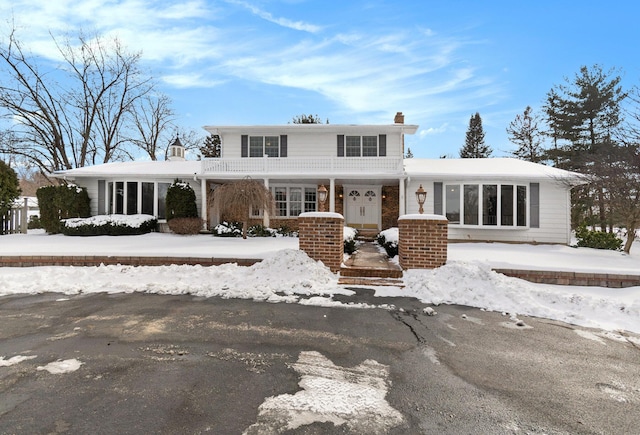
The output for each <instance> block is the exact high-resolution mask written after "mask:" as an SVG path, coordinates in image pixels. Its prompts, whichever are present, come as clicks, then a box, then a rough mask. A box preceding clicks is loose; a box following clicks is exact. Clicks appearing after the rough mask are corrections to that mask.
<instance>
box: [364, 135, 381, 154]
mask: <svg viewBox="0 0 640 435" xmlns="http://www.w3.org/2000/svg"><path fill="white" fill-rule="evenodd" d="M377 155H378V136H363V137H362V156H363V157H376V156H377Z"/></svg>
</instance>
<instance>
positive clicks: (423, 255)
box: [398, 214, 449, 270]
mask: <svg viewBox="0 0 640 435" xmlns="http://www.w3.org/2000/svg"><path fill="white" fill-rule="evenodd" d="M448 230H449V221H448V220H447V218H446V217H444V216H440V215H435V214H407V215H403V216H400V217H399V218H398V233H399V237H398V256H399V260H400V267H402V269H403V270H407V269H435V268H436V267H440V266H444V264H445V263H446V262H447V237H448Z"/></svg>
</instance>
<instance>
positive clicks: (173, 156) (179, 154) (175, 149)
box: [167, 136, 185, 161]
mask: <svg viewBox="0 0 640 435" xmlns="http://www.w3.org/2000/svg"><path fill="white" fill-rule="evenodd" d="M184 151H185V150H184V146H183V145H182V142H180V138H179V137H178V136H176V140H174V141H173V143H172V144H171V145H170V146H169V156H168V158H167V160H170V161H183V160H184Z"/></svg>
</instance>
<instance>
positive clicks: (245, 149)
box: [240, 134, 249, 157]
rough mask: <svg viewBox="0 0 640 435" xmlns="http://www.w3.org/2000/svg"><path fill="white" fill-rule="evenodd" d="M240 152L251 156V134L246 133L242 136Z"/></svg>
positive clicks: (242, 154) (244, 155) (245, 155)
mask: <svg viewBox="0 0 640 435" xmlns="http://www.w3.org/2000/svg"><path fill="white" fill-rule="evenodd" d="M240 152H241V156H242V157H249V136H248V135H246V134H243V135H242V136H241V139H240Z"/></svg>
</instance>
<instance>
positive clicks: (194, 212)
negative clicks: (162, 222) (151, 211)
mask: <svg viewBox="0 0 640 435" xmlns="http://www.w3.org/2000/svg"><path fill="white" fill-rule="evenodd" d="M166 205H167V222H169V221H170V220H171V219H175V218H193V217H198V207H197V206H196V193H195V192H194V191H193V188H192V187H191V186H189V183H185V182H184V181H181V180H178V179H176V180H175V181H174V182H173V184H172V185H171V186H169V188H168V189H167V197H166Z"/></svg>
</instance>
